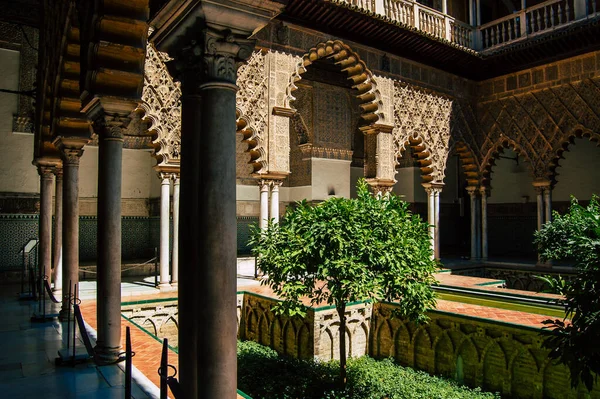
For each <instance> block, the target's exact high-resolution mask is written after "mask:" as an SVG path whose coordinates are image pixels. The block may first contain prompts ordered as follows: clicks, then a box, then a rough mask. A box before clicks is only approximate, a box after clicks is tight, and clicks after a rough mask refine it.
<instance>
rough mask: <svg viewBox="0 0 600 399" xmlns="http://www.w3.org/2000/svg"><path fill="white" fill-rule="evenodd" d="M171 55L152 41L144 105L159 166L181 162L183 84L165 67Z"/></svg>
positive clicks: (147, 58) (144, 90) (145, 81)
mask: <svg viewBox="0 0 600 399" xmlns="http://www.w3.org/2000/svg"><path fill="white" fill-rule="evenodd" d="M168 60H169V56H168V55H167V54H165V53H161V52H159V51H157V50H156V49H155V48H154V45H153V44H151V43H148V45H147V46H146V64H145V67H144V88H143V90H142V103H141V104H140V107H139V108H141V109H142V110H143V111H144V112H145V115H144V120H147V121H149V122H150V126H149V128H148V130H149V131H150V132H153V142H152V143H153V144H154V146H155V152H154V154H153V156H154V157H155V158H156V159H157V162H158V166H167V165H170V166H171V165H177V166H178V165H179V157H180V154H181V86H180V83H179V82H175V81H174V80H173V78H172V77H171V75H169V72H168V71H167V67H166V66H165V62H166V61H168Z"/></svg>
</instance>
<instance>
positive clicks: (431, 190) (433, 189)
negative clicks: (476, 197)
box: [422, 183, 468, 195]
mask: <svg viewBox="0 0 600 399" xmlns="http://www.w3.org/2000/svg"><path fill="white" fill-rule="evenodd" d="M422 186H423V188H424V189H425V192H426V193H427V194H429V195H436V194H438V195H439V194H440V193H441V192H442V189H443V188H444V185H443V184H439V183H423V184H422ZM467 190H468V187H467Z"/></svg>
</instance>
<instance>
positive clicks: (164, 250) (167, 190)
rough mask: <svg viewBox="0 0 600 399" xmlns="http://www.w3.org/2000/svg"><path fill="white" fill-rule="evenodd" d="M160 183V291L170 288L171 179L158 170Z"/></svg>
mask: <svg viewBox="0 0 600 399" xmlns="http://www.w3.org/2000/svg"><path fill="white" fill-rule="evenodd" d="M158 175H159V177H160V179H161V184H160V282H159V284H158V288H159V289H160V290H161V291H168V290H170V289H171V284H169V256H170V254H169V237H170V234H169V228H170V226H169V225H170V217H169V216H170V205H171V198H170V196H171V179H170V176H169V175H168V174H166V173H163V172H159V174H158Z"/></svg>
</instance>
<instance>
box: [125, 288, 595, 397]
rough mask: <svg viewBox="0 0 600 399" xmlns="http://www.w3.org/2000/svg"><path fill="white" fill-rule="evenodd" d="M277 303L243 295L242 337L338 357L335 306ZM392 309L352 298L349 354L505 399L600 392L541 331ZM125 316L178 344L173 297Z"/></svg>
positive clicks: (128, 309)
mask: <svg viewBox="0 0 600 399" xmlns="http://www.w3.org/2000/svg"><path fill="white" fill-rule="evenodd" d="M276 303H277V301H276V300H274V299H272V298H268V297H264V296H261V295H257V294H254V293H249V292H239V293H238V296H237V317H238V337H239V338H240V339H246V340H252V341H256V342H258V343H260V344H262V345H266V346H269V347H271V348H273V349H275V350H276V351H278V352H279V353H281V354H285V355H288V356H293V357H297V358H301V359H309V358H317V359H321V360H324V361H328V360H331V359H339V331H338V328H339V319H338V317H337V312H336V310H335V308H332V307H321V308H309V309H308V310H307V314H306V317H304V318H301V317H291V318H290V317H284V316H280V315H277V314H275V313H274V312H273V311H272V308H273V306H274V305H275V304H276ZM174 306H175V308H174ZM395 306H397V305H394V304H387V303H380V304H377V305H375V306H372V305H371V304H368V303H355V304H350V305H349V306H348V307H347V308H346V317H347V330H346V337H347V341H346V342H347V348H346V350H347V353H348V355H349V356H353V357H359V356H363V355H370V356H372V357H375V358H386V357H394V358H395V359H396V360H397V361H398V362H399V363H401V364H403V365H405V366H409V367H412V368H416V369H419V370H423V371H426V372H428V373H430V374H434V375H441V376H445V377H448V378H452V379H456V380H457V381H459V382H460V383H463V384H466V385H469V386H473V387H475V386H480V387H482V388H483V389H485V390H487V391H496V392H500V393H502V395H503V397H512V398H533V399H538V398H539V399H541V398H556V399H570V398H573V399H575V398H584V397H592V398H596V397H600V385H599V384H596V386H595V387H594V390H593V391H592V392H591V393H590V394H589V396H588V395H587V393H586V391H585V389H584V387H583V386H579V387H578V388H577V389H570V380H569V371H568V369H567V368H566V367H565V366H563V365H559V364H557V363H555V362H552V361H550V360H549V359H548V354H549V351H548V350H547V349H544V348H543V347H542V342H543V339H544V335H545V333H544V332H543V331H542V330H541V329H537V328H532V327H526V326H521V325H517V324H511V323H505V322H500V321H494V320H487V319H482V318H475V317H468V316H462V315H459V314H454V313H449V312H441V311H430V312H429V316H430V318H431V319H430V321H429V323H428V324H423V325H416V324H415V323H412V322H408V321H406V320H401V319H398V318H394V317H392V311H393V309H394V307H395ZM123 314H124V315H125V316H126V317H128V318H129V319H131V320H133V321H135V322H136V324H138V325H140V326H142V327H143V328H145V329H146V330H148V331H149V332H151V333H153V334H157V335H158V336H159V337H167V338H169V342H176V337H175V336H174V335H173V334H176V331H175V329H176V326H177V311H176V302H174V303H170V302H168V301H166V302H161V303H156V302H154V303H140V304H132V305H126V306H124V307H123ZM154 331H157V333H155V332H154ZM175 346H176V345H175Z"/></svg>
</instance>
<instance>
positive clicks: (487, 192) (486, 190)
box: [479, 186, 490, 198]
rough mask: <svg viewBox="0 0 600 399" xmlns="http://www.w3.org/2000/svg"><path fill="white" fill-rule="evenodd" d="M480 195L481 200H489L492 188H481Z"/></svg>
mask: <svg viewBox="0 0 600 399" xmlns="http://www.w3.org/2000/svg"><path fill="white" fill-rule="evenodd" d="M479 194H481V198H487V197H489V196H490V188H489V187H485V186H480V187H479Z"/></svg>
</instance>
